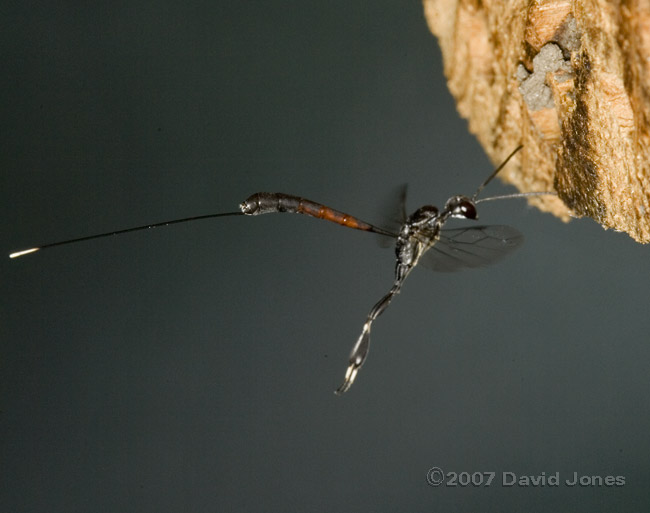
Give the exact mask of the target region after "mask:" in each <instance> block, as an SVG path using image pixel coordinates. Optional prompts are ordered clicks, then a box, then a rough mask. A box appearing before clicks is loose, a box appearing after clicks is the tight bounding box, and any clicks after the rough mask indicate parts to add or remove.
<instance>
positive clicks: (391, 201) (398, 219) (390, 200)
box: [378, 183, 408, 248]
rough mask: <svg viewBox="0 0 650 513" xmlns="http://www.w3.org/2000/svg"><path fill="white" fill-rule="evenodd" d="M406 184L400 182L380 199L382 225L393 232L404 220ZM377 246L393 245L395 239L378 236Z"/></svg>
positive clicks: (397, 231) (396, 231)
mask: <svg viewBox="0 0 650 513" xmlns="http://www.w3.org/2000/svg"><path fill="white" fill-rule="evenodd" d="M407 190H408V187H407V185H406V184H405V183H404V184H401V185H398V186H397V187H395V188H394V189H392V190H391V192H390V195H389V196H387V197H386V198H384V200H383V201H381V205H380V207H381V210H380V212H381V217H382V218H383V219H384V223H383V224H382V226H384V227H385V228H386V230H388V231H390V232H393V233H395V234H397V233H399V231H400V228H401V227H402V225H403V224H404V223H405V222H406V193H407ZM378 242H379V246H381V247H382V248H390V247H393V246H395V239H394V238H391V237H385V236H380V237H378Z"/></svg>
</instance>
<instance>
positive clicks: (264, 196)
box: [239, 192, 392, 235]
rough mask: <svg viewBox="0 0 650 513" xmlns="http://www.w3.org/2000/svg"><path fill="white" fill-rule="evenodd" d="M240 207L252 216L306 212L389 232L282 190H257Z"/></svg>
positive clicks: (346, 223) (334, 221) (330, 219)
mask: <svg viewBox="0 0 650 513" xmlns="http://www.w3.org/2000/svg"><path fill="white" fill-rule="evenodd" d="M239 208H240V209H241V211H242V212H243V213H244V214H246V215H250V216H257V215H261V214H272V213H275V212H289V213H292V214H305V215H308V216H312V217H317V218H318V219H325V220H326V221H331V222H333V223H336V224H340V225H341V226H347V227H348V228H355V229H356V230H364V231H369V232H377V233H386V234H388V233H387V232H385V230H382V229H381V228H377V227H375V226H373V225H371V224H368V223H366V222H364V221H361V220H360V219H357V218H356V217H354V216H351V215H350V214H346V213H344V212H339V211H338V210H334V209H333V208H330V207H326V206H325V205H323V204H322V203H316V202H315V201H311V200H308V199H305V198H300V197H298V196H292V195H290V194H284V193H282V192H257V193H255V194H253V195H252V196H250V197H248V198H247V199H246V200H245V201H244V202H243V203H242V204H241V205H239ZM391 235H392V234H391Z"/></svg>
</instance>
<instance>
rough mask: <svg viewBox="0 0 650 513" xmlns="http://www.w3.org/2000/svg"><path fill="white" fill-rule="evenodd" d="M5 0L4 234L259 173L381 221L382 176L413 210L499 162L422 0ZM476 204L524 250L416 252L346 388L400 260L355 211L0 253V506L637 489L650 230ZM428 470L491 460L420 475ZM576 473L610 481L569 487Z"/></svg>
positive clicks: (469, 498)
mask: <svg viewBox="0 0 650 513" xmlns="http://www.w3.org/2000/svg"><path fill="white" fill-rule="evenodd" d="M3 11H4V12H3V25H4V26H3V30H2V31H0V41H2V54H3V57H4V62H5V64H4V73H3V76H4V80H3V85H2V98H3V101H2V102H0V108H1V109H2V111H1V114H0V115H1V118H2V121H3V137H2V138H1V139H0V148H1V151H0V159H2V172H1V173H0V209H1V215H2V219H3V222H2V223H1V227H0V229H1V233H0V240H1V241H2V248H3V251H4V252H5V253H7V254H8V253H9V252H10V251H14V250H17V249H22V248H25V247H30V246H33V245H35V244H40V243H45V242H51V241H56V240H61V239H68V238H74V237H81V236H84V235H90V234H93V233H97V232H102V231H108V230H113V229H118V228H126V227H129V226H134V225H139V224H145V223H149V222H157V221H163V220H166V219H174V218H178V217H186V216H191V215H200V214H207V213H212V212H222V211H231V210H236V208H237V205H238V204H239V203H240V202H241V201H242V200H243V199H244V198H246V197H247V196H248V195H250V194H251V193H253V192H257V191H282V192H287V193H291V194H297V195H302V196H304V197H307V198H311V199H314V200H317V201H321V202H324V203H326V204H328V205H330V206H332V207H334V208H337V209H340V210H343V211H345V212H349V213H351V214H354V215H357V216H359V217H361V218H362V219H365V220H368V221H371V222H374V223H377V224H382V223H384V222H386V221H388V220H389V216H390V212H389V211H388V210H389V209H387V208H386V205H389V204H390V199H391V196H392V195H393V194H394V191H395V187H396V186H398V185H399V184H401V183H408V184H409V190H410V193H409V198H408V209H409V210H414V209H415V208H416V207H417V206H420V205H422V204H425V203H433V204H437V205H441V204H443V203H444V201H445V200H446V199H447V197H448V196H450V195H452V194H457V193H465V194H471V193H473V191H474V190H475V189H476V187H477V186H478V185H479V183H481V182H482V181H483V180H484V179H485V177H486V176H487V175H488V174H489V173H490V172H491V170H492V165H491V164H490V162H489V161H488V160H487V158H486V156H485V155H484V153H483V151H482V150H481V148H480V147H479V145H478V143H477V142H476V141H475V139H474V138H473V137H472V136H471V135H469V134H468V132H467V126H466V123H465V122H464V121H463V120H461V119H460V118H459V116H458V115H457V113H456V110H455V106H454V103H453V101H452V98H451V96H450V95H449V93H448V90H447V87H446V84H445V80H444V77H443V74H442V63H441V60H440V53H439V49H438V46H437V42H436V40H435V39H434V37H433V36H432V35H431V34H430V33H429V31H428V29H427V26H426V23H425V20H424V16H423V13H422V7H421V5H420V3H419V2H396V1H374V2H361V1H357V2H344V1H332V2H304V1H301V2H298V1H284V2H278V1H271V2H223V1H221V2H219V1H218V2H200V1H191V0H190V1H188V2H184V3H182V5H181V4H179V3H178V2H168V1H165V0H162V1H158V2H148V1H140V0H133V1H131V2H94V3H92V4H89V5H87V6H85V5H81V4H79V3H75V2H72V3H69V2H66V3H45V4H42V5H31V4H29V3H18V2H16V3H10V4H9V5H6V6H4V7H3ZM510 191H513V189H512V188H511V187H506V186H504V185H502V184H501V183H499V182H498V180H497V181H495V182H494V183H493V184H491V185H490V186H489V188H488V189H486V191H485V195H491V194H503V193H507V192H510ZM480 216H481V222H482V223H489V224H492V223H493V224H509V225H512V226H515V227H516V228H517V229H518V230H520V231H521V232H522V233H523V234H524V236H525V238H526V242H525V244H524V246H523V247H522V248H521V249H520V250H518V251H517V252H516V253H515V254H513V255H512V256H511V257H510V258H509V259H507V260H505V261H503V262H501V263H499V264H497V265H495V266H493V267H490V268H488V269H480V270H471V271H465V272H460V273H454V274H441V273H438V274H436V273H433V272H431V271H428V270H427V269H424V268H418V269H416V270H415V271H414V272H413V273H412V274H411V276H410V277H409V279H408V280H407V282H406V284H405V287H404V289H403V292H402V294H401V295H400V296H399V297H398V298H397V300H396V301H395V302H394V303H393V304H392V305H391V308H390V309H389V310H387V311H386V313H385V314H384V315H383V316H382V317H381V318H380V319H379V320H378V321H377V322H376V323H375V325H374V327H373V345H372V350H371V353H370V356H369V358H368V360H367V362H366V365H365V366H364V368H363V371H362V372H361V373H360V375H359V377H358V380H357V382H356V383H355V384H354V386H353V387H352V389H351V390H350V392H349V393H348V394H346V395H345V396H343V397H336V396H335V395H334V394H333V393H332V392H333V390H334V389H335V388H336V387H337V386H338V385H339V384H340V382H341V380H342V378H343V374H344V371H345V368H346V365H347V358H348V354H349V351H350V349H351V347H352V345H353V343H354V341H355V340H356V338H357V336H358V335H359V333H360V330H361V327H362V324H363V322H364V319H365V316H366V314H367V313H368V311H369V309H370V308H371V307H372V305H373V304H374V303H375V302H376V301H377V300H378V299H379V298H380V297H381V296H382V295H383V294H384V293H385V292H386V291H387V290H388V288H389V287H390V286H391V284H392V280H393V267H394V255H393V252H392V250H386V249H382V248H380V247H379V246H378V245H377V241H376V240H375V237H374V236H372V235H369V234H366V233H362V232H357V231H354V230H346V229H344V228H341V227H338V226H335V225H333V224H330V223H325V222H321V221H318V220H315V219H309V218H307V217H305V216H296V215H294V216H291V215H269V216H262V217H258V218H243V217H235V218H223V219H216V220H210V221H200V222H195V223H191V224H187V225H179V226H175V227H169V228H163V229H156V230H150V231H147V232H139V233H134V234H128V235H124V236H121V237H118V238H109V239H101V240H97V241H92V242H86V243H81V244H77V245H72V246H65V247H60V248H55V249H51V250H48V251H44V252H41V253H37V254H35V255H30V256H26V257H24V258H21V259H18V260H15V261H14V260H9V259H8V258H6V257H5V258H3V259H0V279H1V284H2V292H3V294H2V307H1V309H0V470H1V473H2V479H1V480H0V509H1V510H2V511H16V512H17V511H21V512H31V511H34V512H41V511H47V512H59V511H61V512H63V511H65V512H70V511H129V512H130V511H134V512H135V511H138V512H145V511H156V512H160V511H254V510H259V509H264V510H265V511H291V510H300V511H323V512H331V511H396V510H400V511H423V512H424V511H434V510H442V509H443V508H453V509H454V510H455V511H504V510H515V509H516V510H519V511H554V510H555V511H557V510H564V511H569V510H570V511H589V512H593V511H605V510H609V511H612V510H616V511H643V510H647V509H648V508H649V507H650V495H649V494H648V482H649V481H650V461H649V459H648V454H650V439H649V438H648V430H649V428H650V376H649V375H648V372H647V368H648V363H649V362H650V344H648V331H649V328H650V319H649V317H648V307H647V305H648V300H647V298H648V292H647V291H648V278H649V277H650V259H649V258H648V256H649V253H648V251H649V248H648V247H644V246H641V245H639V244H636V243H634V242H633V241H632V240H631V239H630V238H629V237H628V236H627V235H625V234H618V233H614V232H611V231H604V230H603V229H601V228H600V227H599V226H597V225H596V224H595V223H594V222H592V221H590V220H589V219H582V220H574V221H572V222H571V223H569V224H563V223H561V222H560V221H558V220H556V219H555V218H552V217H551V216H549V215H547V214H542V213H540V212H538V211H536V210H534V209H531V208H529V207H527V205H526V204H525V202H524V201H521V200H512V201H503V202H495V203H486V204H482V205H481V209H480ZM461 225H462V224H461V223H460V222H454V227H458V226H461ZM433 467H439V468H440V469H442V471H443V472H444V473H452V472H455V473H457V474H460V473H462V472H467V473H469V474H472V473H474V472H494V473H495V475H496V477H495V479H494V481H493V482H492V483H491V485H490V486H485V485H483V486H473V485H467V486H461V485H460V484H459V485H458V486H449V483H445V484H442V485H440V486H430V485H429V484H428V483H427V475H428V472H429V469H431V468H433ZM504 472H512V473H514V474H516V475H517V476H523V475H531V476H539V475H541V474H542V473H544V474H545V475H547V476H548V475H553V474H555V473H556V472H559V475H560V484H559V486H556V487H552V486H551V487H549V486H545V487H542V486H529V487H526V486H503V485H502V483H501V476H502V475H503V473H504ZM574 472H577V473H578V475H584V476H602V477H603V478H604V477H606V476H610V475H611V476H623V477H624V479H625V484H624V486H611V487H608V486H580V485H577V486H568V485H566V484H565V483H564V480H565V479H572V478H573V473H574ZM434 473H435V472H434ZM448 475H449V476H451V475H452V474H448Z"/></svg>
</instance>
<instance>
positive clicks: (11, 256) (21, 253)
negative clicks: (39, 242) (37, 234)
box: [9, 248, 41, 258]
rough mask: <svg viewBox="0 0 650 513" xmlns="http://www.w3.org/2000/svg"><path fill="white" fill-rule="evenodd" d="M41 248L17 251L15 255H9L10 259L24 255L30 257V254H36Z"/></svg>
mask: <svg viewBox="0 0 650 513" xmlns="http://www.w3.org/2000/svg"><path fill="white" fill-rule="evenodd" d="M39 249H41V248H29V249H24V250H22V251H16V252H15V253H12V254H11V255H9V258H18V257H19V256H23V255H28V254H29V253H34V252H35V251H38V250H39Z"/></svg>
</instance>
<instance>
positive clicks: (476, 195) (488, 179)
mask: <svg viewBox="0 0 650 513" xmlns="http://www.w3.org/2000/svg"><path fill="white" fill-rule="evenodd" d="M523 147H524V146H523V144H520V145H519V146H517V147H516V148H515V149H514V151H513V152H512V153H511V154H510V155H508V156H507V157H506V159H505V160H504V161H503V162H501V164H499V167H497V168H496V169H495V170H494V171H492V174H491V175H490V176H488V177H487V179H486V180H485V181H484V182H483V183H482V184H481V185H480V186H479V188H478V189H476V192H475V193H474V196H472V201H474V202H476V200H477V198H478V195H479V194H480V193H481V191H482V190H483V188H484V187H485V186H486V185H487V184H489V183H490V182H491V181H492V179H493V178H494V177H495V176H496V175H498V174H499V171H501V170H502V169H503V168H504V167H505V165H506V164H507V163H508V162H509V161H510V159H511V158H512V157H514V156H515V153H517V152H518V151H519V150H521V149H522V148H523Z"/></svg>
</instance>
